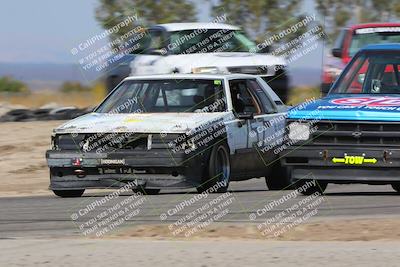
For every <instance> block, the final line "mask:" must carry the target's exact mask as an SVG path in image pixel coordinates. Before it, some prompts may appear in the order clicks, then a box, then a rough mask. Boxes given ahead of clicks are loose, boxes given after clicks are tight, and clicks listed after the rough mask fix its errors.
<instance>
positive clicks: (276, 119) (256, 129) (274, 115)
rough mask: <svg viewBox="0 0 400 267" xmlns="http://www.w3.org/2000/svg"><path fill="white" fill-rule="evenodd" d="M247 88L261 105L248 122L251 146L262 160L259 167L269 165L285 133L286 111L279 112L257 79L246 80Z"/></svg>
mask: <svg viewBox="0 0 400 267" xmlns="http://www.w3.org/2000/svg"><path fill="white" fill-rule="evenodd" d="M247 84H248V88H249V90H250V91H251V92H252V93H253V94H254V96H255V97H256V98H257V100H258V102H259V103H260V106H261V109H262V110H261V112H260V114H258V115H256V116H254V121H252V123H251V124H250V134H249V136H250V137H253V140H252V142H253V144H254V143H255V142H257V143H256V144H255V145H253V147H254V148H255V149H256V150H257V154H258V155H259V157H260V158H261V160H262V162H263V166H261V168H264V169H265V168H266V167H269V166H270V165H271V164H272V163H274V162H275V161H276V160H277V157H278V155H277V154H278V153H276V149H277V148H279V147H280V146H281V145H282V143H283V138H284V134H285V120H286V112H279V108H278V107H277V105H276V104H275V101H273V100H272V98H271V97H270V96H269V95H268V90H266V89H267V88H264V87H263V85H262V84H260V83H259V82H258V80H257V79H249V80H247Z"/></svg>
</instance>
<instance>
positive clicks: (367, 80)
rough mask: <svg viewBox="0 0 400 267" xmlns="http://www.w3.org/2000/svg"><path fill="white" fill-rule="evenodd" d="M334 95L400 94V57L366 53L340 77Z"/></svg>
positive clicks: (391, 54) (388, 54) (393, 54)
mask: <svg viewBox="0 0 400 267" xmlns="http://www.w3.org/2000/svg"><path fill="white" fill-rule="evenodd" d="M331 93H333V94H400V55H399V54H398V53H397V52H396V53H393V52H391V53H387V52H382V51H381V52H376V51H375V52H365V53H362V54H360V55H359V56H357V58H355V59H354V60H353V61H352V62H351V63H350V65H349V66H348V67H347V68H346V70H345V71H344V72H343V73H342V75H341V76H340V78H339V80H338V82H337V83H336V84H335V86H334V88H333V89H332V91H331Z"/></svg>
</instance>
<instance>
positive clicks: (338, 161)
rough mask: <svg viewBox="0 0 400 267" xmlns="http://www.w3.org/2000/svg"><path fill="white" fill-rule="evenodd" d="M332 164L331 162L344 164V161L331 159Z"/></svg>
mask: <svg viewBox="0 0 400 267" xmlns="http://www.w3.org/2000/svg"><path fill="white" fill-rule="evenodd" d="M332 162H333V163H344V162H345V160H344V159H338V158H333V159H332Z"/></svg>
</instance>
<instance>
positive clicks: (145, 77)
mask: <svg viewBox="0 0 400 267" xmlns="http://www.w3.org/2000/svg"><path fill="white" fill-rule="evenodd" d="M256 77H257V76H255V75H250V74H174V73H173V74H155V75H141V76H129V77H127V78H125V79H124V80H163V79H210V80H212V79H225V78H226V79H254V78H256Z"/></svg>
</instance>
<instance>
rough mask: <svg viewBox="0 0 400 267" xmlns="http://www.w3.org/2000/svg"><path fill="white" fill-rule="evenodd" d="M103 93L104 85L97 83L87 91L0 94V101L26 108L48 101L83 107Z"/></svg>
mask: <svg viewBox="0 0 400 267" xmlns="http://www.w3.org/2000/svg"><path fill="white" fill-rule="evenodd" d="M105 95H106V90H105V87H104V86H103V85H101V84H99V85H96V86H94V87H93V89H92V90H90V91H88V92H73V93H61V92H58V91H56V92H55V91H37V92H32V93H29V94H0V102H7V103H10V104H13V105H23V106H25V107H28V108H39V107H41V106H43V105H46V104H49V103H56V104H58V105H60V106H75V107H79V108H85V107H90V106H96V105H97V104H99V103H100V101H101V100H102V99H103V98H104V97H105Z"/></svg>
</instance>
